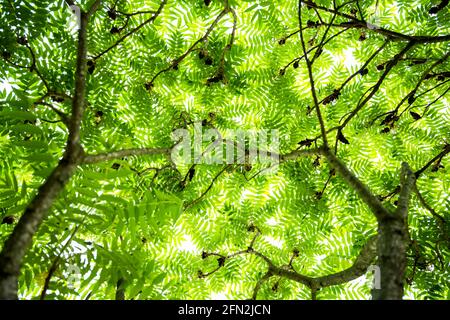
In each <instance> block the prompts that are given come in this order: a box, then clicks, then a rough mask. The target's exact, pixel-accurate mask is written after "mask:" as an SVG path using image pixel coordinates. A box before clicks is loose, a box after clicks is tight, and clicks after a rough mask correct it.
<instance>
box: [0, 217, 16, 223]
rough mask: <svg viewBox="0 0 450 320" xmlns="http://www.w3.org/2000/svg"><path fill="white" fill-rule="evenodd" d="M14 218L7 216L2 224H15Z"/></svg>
mask: <svg viewBox="0 0 450 320" xmlns="http://www.w3.org/2000/svg"><path fill="white" fill-rule="evenodd" d="M14 220H15V219H14V216H6V217H4V218H3V220H2V223H1V224H13V223H14Z"/></svg>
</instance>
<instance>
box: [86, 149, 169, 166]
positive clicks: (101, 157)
mask: <svg viewBox="0 0 450 320" xmlns="http://www.w3.org/2000/svg"><path fill="white" fill-rule="evenodd" d="M171 150H172V148H140V149H124V150H118V151H112V152H107V153H99V154H87V155H85V156H84V158H83V161H82V164H92V163H98V162H103V161H109V160H115V159H121V158H123V157H129V156H144V155H158V154H160V155H169V154H170V151H171Z"/></svg>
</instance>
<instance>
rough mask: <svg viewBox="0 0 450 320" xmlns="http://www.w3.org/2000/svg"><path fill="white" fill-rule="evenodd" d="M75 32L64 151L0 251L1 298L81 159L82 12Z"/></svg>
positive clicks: (12, 295)
mask: <svg viewBox="0 0 450 320" xmlns="http://www.w3.org/2000/svg"><path fill="white" fill-rule="evenodd" d="M80 22H81V25H80V30H79V34H78V54H77V66H76V73H75V95H74V98H73V101H72V118H71V122H70V126H69V130H70V132H69V137H68V139H67V146H66V152H65V154H64V156H63V158H62V159H61V160H60V161H59V164H58V166H57V167H56V168H55V169H54V170H53V172H52V173H51V174H50V176H49V177H48V178H47V180H46V181H45V182H44V184H43V185H42V186H41V187H40V188H39V189H38V193H37V195H36V196H35V197H34V199H33V200H32V201H31V203H30V204H29V205H28V206H27V208H26V209H25V212H24V214H23V215H22V217H21V218H20V219H19V222H18V223H17V225H16V227H15V228H14V230H13V232H12V234H11V235H10V236H9V238H8V240H7V241H6V242H5V245H4V246H3V249H2V252H1V253H0V299H1V300H12V299H17V298H18V296H17V289H18V283H17V282H18V277H19V274H20V268H21V265H22V261H23V258H24V256H25V253H26V252H27V250H28V249H29V247H30V246H31V244H32V239H33V236H34V234H35V233H36V231H37V230H38V228H39V226H40V224H41V223H42V221H43V220H44V218H45V215H46V214H47V212H48V210H49V209H50V207H51V206H52V204H53V202H54V201H55V199H56V198H57V196H58V194H59V193H60V192H61V191H62V190H63V189H64V186H65V185H66V184H67V182H68V181H69V180H70V178H71V177H72V175H73V174H74V172H75V170H76V168H77V166H78V163H79V162H80V160H81V159H82V154H83V149H82V148H81V145H80V142H79V139H80V128H79V127H80V122H81V118H82V114H83V109H84V102H85V90H86V68H87V66H86V53H87V41H86V35H87V23H88V16H87V15H86V14H82V15H81V19H80Z"/></svg>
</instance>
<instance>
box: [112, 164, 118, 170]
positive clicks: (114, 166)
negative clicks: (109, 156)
mask: <svg viewBox="0 0 450 320" xmlns="http://www.w3.org/2000/svg"><path fill="white" fill-rule="evenodd" d="M111 168H113V169H114V170H119V168H120V164H119V163H113V165H112V166H111Z"/></svg>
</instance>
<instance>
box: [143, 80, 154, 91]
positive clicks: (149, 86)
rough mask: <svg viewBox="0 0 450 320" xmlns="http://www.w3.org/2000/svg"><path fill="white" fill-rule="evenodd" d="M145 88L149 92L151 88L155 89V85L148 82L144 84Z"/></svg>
mask: <svg viewBox="0 0 450 320" xmlns="http://www.w3.org/2000/svg"><path fill="white" fill-rule="evenodd" d="M144 87H145V89H146V90H147V91H149V90H150V89H151V88H153V83H151V82H147V83H145V84H144Z"/></svg>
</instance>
